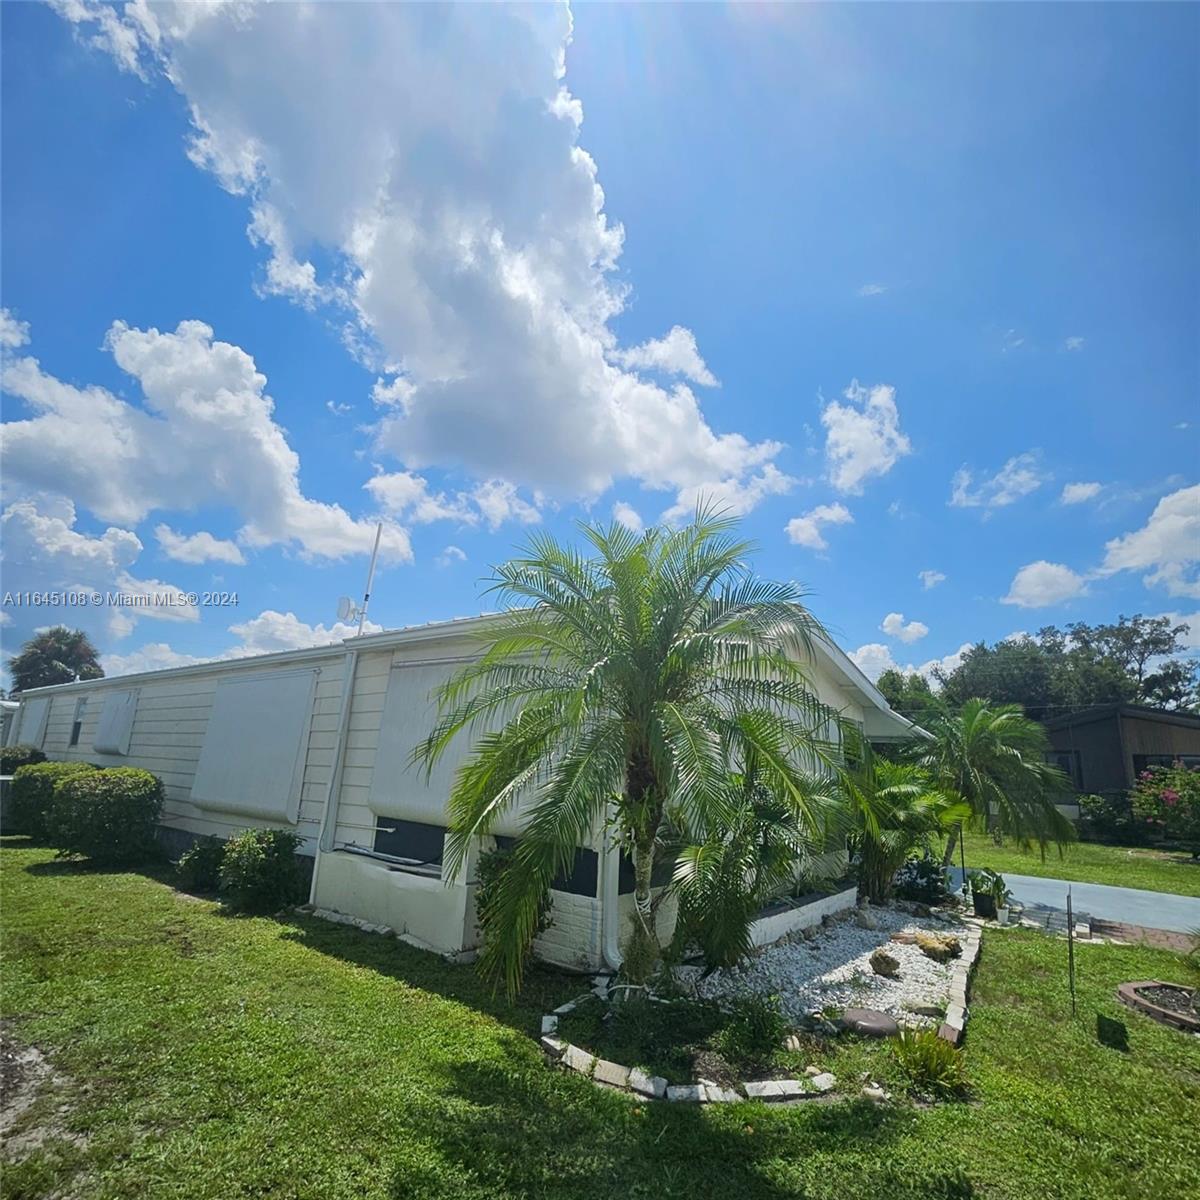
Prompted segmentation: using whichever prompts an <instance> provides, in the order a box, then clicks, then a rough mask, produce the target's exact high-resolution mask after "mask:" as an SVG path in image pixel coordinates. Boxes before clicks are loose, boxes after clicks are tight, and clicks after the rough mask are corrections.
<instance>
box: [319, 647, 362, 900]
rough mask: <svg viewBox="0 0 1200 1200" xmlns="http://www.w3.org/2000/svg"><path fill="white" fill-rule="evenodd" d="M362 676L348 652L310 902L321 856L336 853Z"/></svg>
mask: <svg viewBox="0 0 1200 1200" xmlns="http://www.w3.org/2000/svg"><path fill="white" fill-rule="evenodd" d="M357 672H358V651H357V650H347V651H346V665H345V667H344V668H343V672H342V701H341V707H340V708H339V710H338V728H337V736H336V738H335V740H334V743H333V761H332V762H331V763H330V766H329V786H328V788H327V789H326V791H325V812H324V814H323V815H322V817H321V835H320V837H319V838H318V839H317V857H316V858H315V859H314V860H313V877H312V886H311V887H310V888H309V892H308V902H309V903H310V904H315V903H316V899H317V875H318V874H319V873H320V870H321V855H322V854H328V853H329V852H330V851H331V850H332V849H333V839H334V837H335V835H336V834H337V814H338V806H339V802H340V800H341V797H342V764H343V762H344V761H345V757H346V756H345V747H346V734H347V733H348V732H349V729H350V702H351V700H352V699H353V697H354V677H355V675H356V674H357Z"/></svg>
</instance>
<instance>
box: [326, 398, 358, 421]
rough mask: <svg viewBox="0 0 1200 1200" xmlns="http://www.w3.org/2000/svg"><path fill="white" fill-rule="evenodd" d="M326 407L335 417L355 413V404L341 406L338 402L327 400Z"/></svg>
mask: <svg viewBox="0 0 1200 1200" xmlns="http://www.w3.org/2000/svg"><path fill="white" fill-rule="evenodd" d="M325 407H326V408H327V409H329V411H330V412H331V413H333V415H334V416H335V417H344V416H345V415H346V414H347V413H352V412H353V411H354V405H353V404H339V403H338V402H337V401H336V400H326V401H325Z"/></svg>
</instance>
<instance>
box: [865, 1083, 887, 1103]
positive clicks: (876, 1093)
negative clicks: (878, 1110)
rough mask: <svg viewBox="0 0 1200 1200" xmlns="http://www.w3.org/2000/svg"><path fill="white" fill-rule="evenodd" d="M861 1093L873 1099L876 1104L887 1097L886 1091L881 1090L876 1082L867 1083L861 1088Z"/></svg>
mask: <svg viewBox="0 0 1200 1200" xmlns="http://www.w3.org/2000/svg"><path fill="white" fill-rule="evenodd" d="M862 1094H863V1096H864V1098H865V1099H867V1100H874V1101H875V1103H876V1104H882V1103H883V1101H884V1100H886V1099H887V1098H888V1094H887V1092H885V1091H884V1090H883V1088H881V1087H880V1086H879V1084H877V1083H869V1084H867V1086H866V1087H865V1088H863V1090H862Z"/></svg>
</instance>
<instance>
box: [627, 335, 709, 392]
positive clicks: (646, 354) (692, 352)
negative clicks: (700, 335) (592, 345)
mask: <svg viewBox="0 0 1200 1200" xmlns="http://www.w3.org/2000/svg"><path fill="white" fill-rule="evenodd" d="M612 357H613V358H614V359H615V360H616V361H617V362H619V363H620V364H621V365H622V366H623V367H633V368H635V369H639V368H640V369H641V370H645V371H659V372H661V373H662V374H664V375H682V376H683V377H684V378H685V379H690V380H691V381H692V382H693V383H698V384H700V385H701V386H702V387H719V386H720V384H719V383H718V381H717V377H716V376H715V375H714V374H713V373H712V372H711V371H710V370H709V369H708V366H707V364H706V363H705V361H704V359H703V358H701V357H700V349H699V347H698V346H697V345H696V335H695V334H694V333H692V331H691V330H690V329H684V327H683V326H682V325H676V326H674V327H673V328H672V329H671V332H670V333H668V334H667V336H666V337H663V338H657V339H656V340H654V341H649V342H643V343H642V344H641V345H640V346H633V347H631V348H630V349H628V350H618V351H616V352H615V353H614V354H613V356H612Z"/></svg>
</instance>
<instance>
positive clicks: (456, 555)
mask: <svg viewBox="0 0 1200 1200" xmlns="http://www.w3.org/2000/svg"><path fill="white" fill-rule="evenodd" d="M433 561H434V562H435V563H436V564H437V565H438V566H439V567H452V566H453V565H454V564H455V563H460V562H466V561H467V554H466V551H465V550H462V549H461V548H460V547H458V546H447V547H446V548H445V550H443V551H442V552H441V554H439V555H438V556H437V558H435V559H434V560H433Z"/></svg>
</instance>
